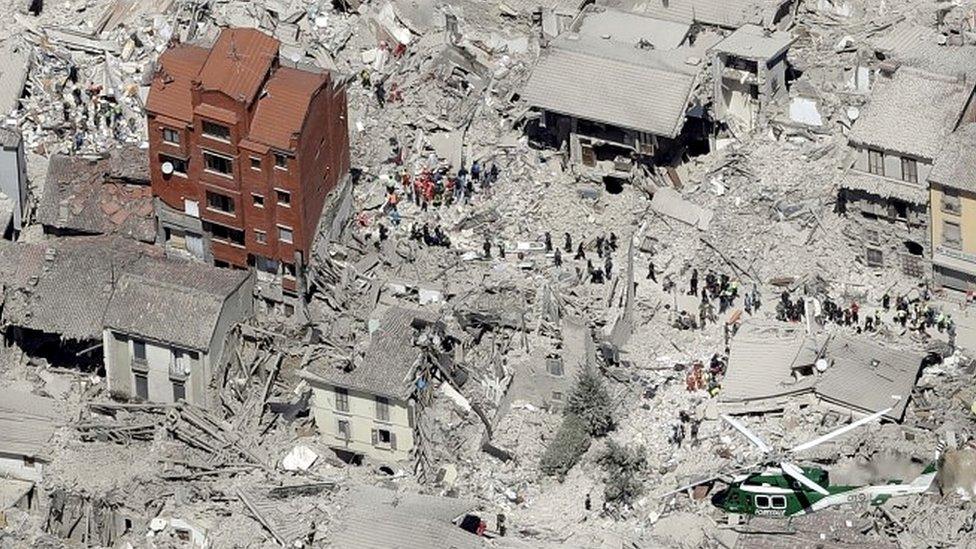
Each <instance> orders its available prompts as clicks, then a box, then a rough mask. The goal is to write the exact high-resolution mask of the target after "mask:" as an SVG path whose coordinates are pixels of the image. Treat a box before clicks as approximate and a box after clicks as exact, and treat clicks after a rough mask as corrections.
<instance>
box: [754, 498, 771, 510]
mask: <svg viewBox="0 0 976 549" xmlns="http://www.w3.org/2000/svg"><path fill="white" fill-rule="evenodd" d="M756 507H758V508H759V509H768V508H769V497H768V496H756Z"/></svg>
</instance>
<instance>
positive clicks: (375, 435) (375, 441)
mask: <svg viewBox="0 0 976 549" xmlns="http://www.w3.org/2000/svg"><path fill="white" fill-rule="evenodd" d="M372 437H373V446H377V445H379V443H380V434H379V432H378V431H377V430H376V429H373V431H372Z"/></svg>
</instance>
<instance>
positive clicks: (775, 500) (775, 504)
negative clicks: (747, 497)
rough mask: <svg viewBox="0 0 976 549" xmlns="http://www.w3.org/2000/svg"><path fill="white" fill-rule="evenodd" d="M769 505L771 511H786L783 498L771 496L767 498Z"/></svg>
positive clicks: (784, 498)
mask: <svg viewBox="0 0 976 549" xmlns="http://www.w3.org/2000/svg"><path fill="white" fill-rule="evenodd" d="M769 503H770V506H771V507H772V508H773V509H786V497H785V496H772V497H770V498H769Z"/></svg>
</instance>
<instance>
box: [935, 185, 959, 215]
mask: <svg viewBox="0 0 976 549" xmlns="http://www.w3.org/2000/svg"><path fill="white" fill-rule="evenodd" d="M940 202H941V204H940V207H941V209H942V211H943V212H945V213H947V214H951V215H956V216H958V215H962V198H961V197H960V196H959V192H958V191H956V190H955V189H948V188H944V189H942V200H941V201H940Z"/></svg>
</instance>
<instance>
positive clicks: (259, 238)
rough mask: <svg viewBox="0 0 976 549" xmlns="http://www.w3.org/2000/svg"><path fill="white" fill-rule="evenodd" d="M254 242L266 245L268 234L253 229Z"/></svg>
mask: <svg viewBox="0 0 976 549" xmlns="http://www.w3.org/2000/svg"><path fill="white" fill-rule="evenodd" d="M254 241H255V242H257V243H258V244H267V243H268V233H266V232H264V231H261V230H258V229H254Z"/></svg>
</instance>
